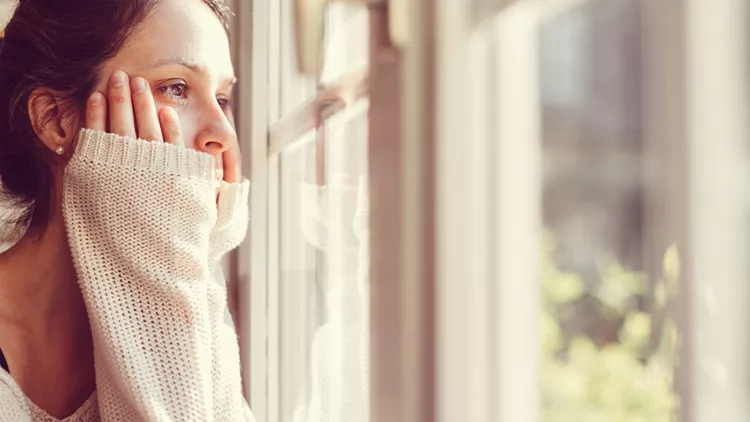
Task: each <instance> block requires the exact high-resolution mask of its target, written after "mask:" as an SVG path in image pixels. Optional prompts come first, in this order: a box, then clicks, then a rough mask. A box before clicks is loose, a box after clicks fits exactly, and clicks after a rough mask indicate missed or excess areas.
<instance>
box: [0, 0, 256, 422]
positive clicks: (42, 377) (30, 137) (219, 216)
mask: <svg viewBox="0 0 750 422" xmlns="http://www.w3.org/2000/svg"><path fill="white" fill-rule="evenodd" d="M225 22H226V8H225V7H224V6H223V5H222V4H221V3H219V0H159V1H157V0H21V1H20V4H19V5H18V8H17V10H16V12H15V14H14V16H13V18H12V19H11V21H10V23H9V24H8V26H7V27H6V31H5V38H4V40H3V42H2V47H1V48H0V99H2V100H1V101H0V186H2V192H3V196H4V199H5V200H7V201H9V202H10V203H11V204H12V209H13V213H12V214H6V215H5V220H4V222H3V224H4V225H5V226H6V227H10V228H11V229H12V230H11V232H12V233H14V234H17V235H18V236H17V238H16V239H15V240H16V241H15V242H14V245H13V246H12V247H11V248H10V249H9V250H7V251H6V252H4V253H2V254H0V351H2V355H3V359H0V362H4V363H5V364H4V365H3V366H4V369H0V421H13V422H16V421H56V420H62V419H64V420H66V421H80V422H88V421H98V420H102V421H209V420H214V421H237V420H252V416H251V415H250V412H249V410H248V409H247V405H246V403H245V402H244V399H243V397H242V392H241V382H240V366H239V352H238V346H237V339H236V336H235V333H234V330H233V328H232V327H231V324H229V323H227V322H225V321H226V290H225V288H224V284H223V277H222V275H221V271H220V269H219V268H220V266H219V261H220V259H221V257H222V256H223V255H224V254H226V253H227V252H228V251H229V250H231V249H232V248H234V247H235V246H236V245H237V244H238V243H239V242H240V241H241V240H242V238H243V237H244V233H245V230H246V228H247V206H246V204H247V192H248V189H249V187H248V183H247V182H246V181H243V180H242V177H241V174H240V156H239V150H238V145H237V140H236V137H235V132H234V130H233V122H232V116H231V104H230V98H231V93H232V86H233V84H234V82H235V78H234V74H233V68H232V63H231V60H230V53H229V45H228V37H227V33H226V30H225V27H224V25H223V23H225ZM136 138H138V139H136ZM222 179H223V180H222ZM11 217H12V219H11ZM11 220H12V225H11V226H8V224H10V222H11ZM65 418H67V419H65Z"/></svg>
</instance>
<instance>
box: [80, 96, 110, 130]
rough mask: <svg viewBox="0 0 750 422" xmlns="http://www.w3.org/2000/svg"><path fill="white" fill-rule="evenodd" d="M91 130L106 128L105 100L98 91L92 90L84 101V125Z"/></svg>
mask: <svg viewBox="0 0 750 422" xmlns="http://www.w3.org/2000/svg"><path fill="white" fill-rule="evenodd" d="M84 127H86V128H88V129H93V130H101V131H106V130H107V100H106V98H104V95H102V93H100V92H94V93H93V94H91V96H90V97H89V100H88V102H87V103H86V122H85V126H84Z"/></svg>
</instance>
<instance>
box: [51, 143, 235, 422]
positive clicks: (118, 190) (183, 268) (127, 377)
mask: <svg viewBox="0 0 750 422" xmlns="http://www.w3.org/2000/svg"><path fill="white" fill-rule="evenodd" d="M213 169H214V162H213V158H212V157H211V156H209V155H207V154H203V153H201V152H198V151H194V150H190V149H186V148H182V147H177V146H174V145H169V144H165V143H158V142H148V141H143V140H136V139H131V138H126V137H121V136H117V135H113V134H106V133H103V132H95V131H90V130H86V129H84V130H82V131H81V134H80V136H79V140H78V144H77V146H76V152H75V153H74V155H73V157H72V158H71V161H70V162H69V163H68V166H67V167H66V171H65V181H64V187H63V215H64V218H65V224H66V228H67V233H68V241H69V243H70V250H71V254H72V258H73V262H74V264H75V267H76V271H77V274H78V277H79V285H80V288H81V292H82V295H83V298H84V301H85V303H86V308H87V311H88V314H89V320H90V324H91V330H92V337H93V341H94V360H95V366H96V381H97V396H98V401H99V413H100V417H101V420H102V421H105V422H110V421H239V420H247V417H246V416H243V415H244V414H243V412H244V410H245V408H244V407H245V404H244V400H243V399H242V394H241V387H240V385H239V382H238V381H237V380H236V379H234V378H232V379H224V378H217V377H216V375H217V371H216V369H215V364H216V357H217V356H222V357H224V356H231V358H232V359H231V360H230V361H229V362H226V363H224V365H225V366H226V368H225V369H224V370H223V371H221V372H220V373H227V372H229V371H230V369H229V367H231V368H232V370H234V371H236V373H237V377H238V376H239V371H240V368H239V356H238V355H237V353H235V351H236V350H237V344H236V343H237V342H236V338H234V337H232V338H228V336H226V335H224V334H221V333H222V330H223V324H219V323H217V321H216V320H215V319H214V318H212V315H214V314H216V313H217V310H216V307H218V306H221V307H222V310H223V307H224V306H226V305H225V304H218V303H216V301H214V300H211V291H212V290H214V288H213V286H214V285H216V284H217V283H218V280H216V273H215V271H213V270H212V269H211V261H212V259H211V256H212V253H213V248H212V246H213V242H212V240H214V239H213V237H214V236H215V234H214V231H213V229H214V228H215V225H216V223H217V216H218V213H217V205H216V198H215V184H214V181H213V179H212V176H213ZM219 290H221V289H219ZM218 312H221V311H218ZM235 355H237V356H235ZM218 391H221V392H226V393H227V394H228V398H222V400H221V401H220V403H221V404H217V403H216V402H215V399H217V397H215V394H216V392H218ZM230 393H231V394H230ZM225 407H226V408H225Z"/></svg>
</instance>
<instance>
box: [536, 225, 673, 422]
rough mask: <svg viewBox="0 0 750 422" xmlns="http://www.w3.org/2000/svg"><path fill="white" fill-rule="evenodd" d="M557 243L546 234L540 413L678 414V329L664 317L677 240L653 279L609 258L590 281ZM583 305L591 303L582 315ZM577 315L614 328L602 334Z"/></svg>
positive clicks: (579, 416)
mask: <svg viewBox="0 0 750 422" xmlns="http://www.w3.org/2000/svg"><path fill="white" fill-rule="evenodd" d="M555 248H556V246H555V241H554V239H553V237H552V236H551V235H547V236H546V237H545V239H544V257H543V261H542V262H543V268H542V288H543V314H542V317H541V333H542V335H541V339H542V368H541V369H542V389H543V420H544V421H545V422H600V421H601V422H652V421H654V422H663V421H673V420H676V417H675V411H676V409H677V405H678V402H677V396H676V395H675V393H674V391H673V388H672V378H673V371H674V366H675V359H676V347H677V331H676V326H675V324H674V322H673V321H672V320H671V319H669V318H667V317H665V316H666V315H667V314H668V313H667V312H665V310H666V307H667V306H668V305H669V299H670V298H671V297H672V296H673V295H674V294H675V291H676V289H677V282H678V279H679V257H678V254H677V250H676V248H674V247H671V248H669V249H668V250H667V252H666V253H665V255H664V260H663V271H662V276H661V277H660V278H658V279H655V280H649V278H648V277H647V275H646V274H643V273H639V272H635V271H631V270H628V269H627V268H624V267H623V266H622V265H620V264H619V263H617V262H614V261H610V262H605V263H603V264H601V265H600V266H599V275H600V279H599V280H597V281H596V282H595V283H588V284H587V283H585V282H584V280H583V279H582V277H580V276H579V275H578V274H575V273H571V272H565V271H562V270H561V269H560V268H559V267H558V266H557V265H556V263H555ZM644 304H647V305H644ZM644 308H646V309H644ZM581 309H588V310H589V311H588V313H586V314H583V315H582V314H581ZM657 317H658V320H657ZM583 320H586V321H588V322H589V323H590V322H591V320H595V321H601V322H602V324H600V325H602V326H604V327H605V328H606V327H610V330H609V331H611V332H612V335H611V336H610V338H607V336H606V335H602V336H600V335H599V334H600V332H599V331H597V330H595V329H592V326H591V324H589V325H585V326H584V327H583V328H581V324H580V322H581V321H583ZM587 331H588V332H587ZM591 331H594V332H591ZM603 332H606V329H605V330H604V331H603ZM599 337H603V338H599Z"/></svg>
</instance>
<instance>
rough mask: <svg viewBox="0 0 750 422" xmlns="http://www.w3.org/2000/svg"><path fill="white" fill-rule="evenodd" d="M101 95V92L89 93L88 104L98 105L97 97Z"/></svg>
mask: <svg viewBox="0 0 750 422" xmlns="http://www.w3.org/2000/svg"><path fill="white" fill-rule="evenodd" d="M101 95H102V94H100V93H98V92H94V93H93V94H91V96H89V105H92V106H95V105H99V99H100V97H101Z"/></svg>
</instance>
